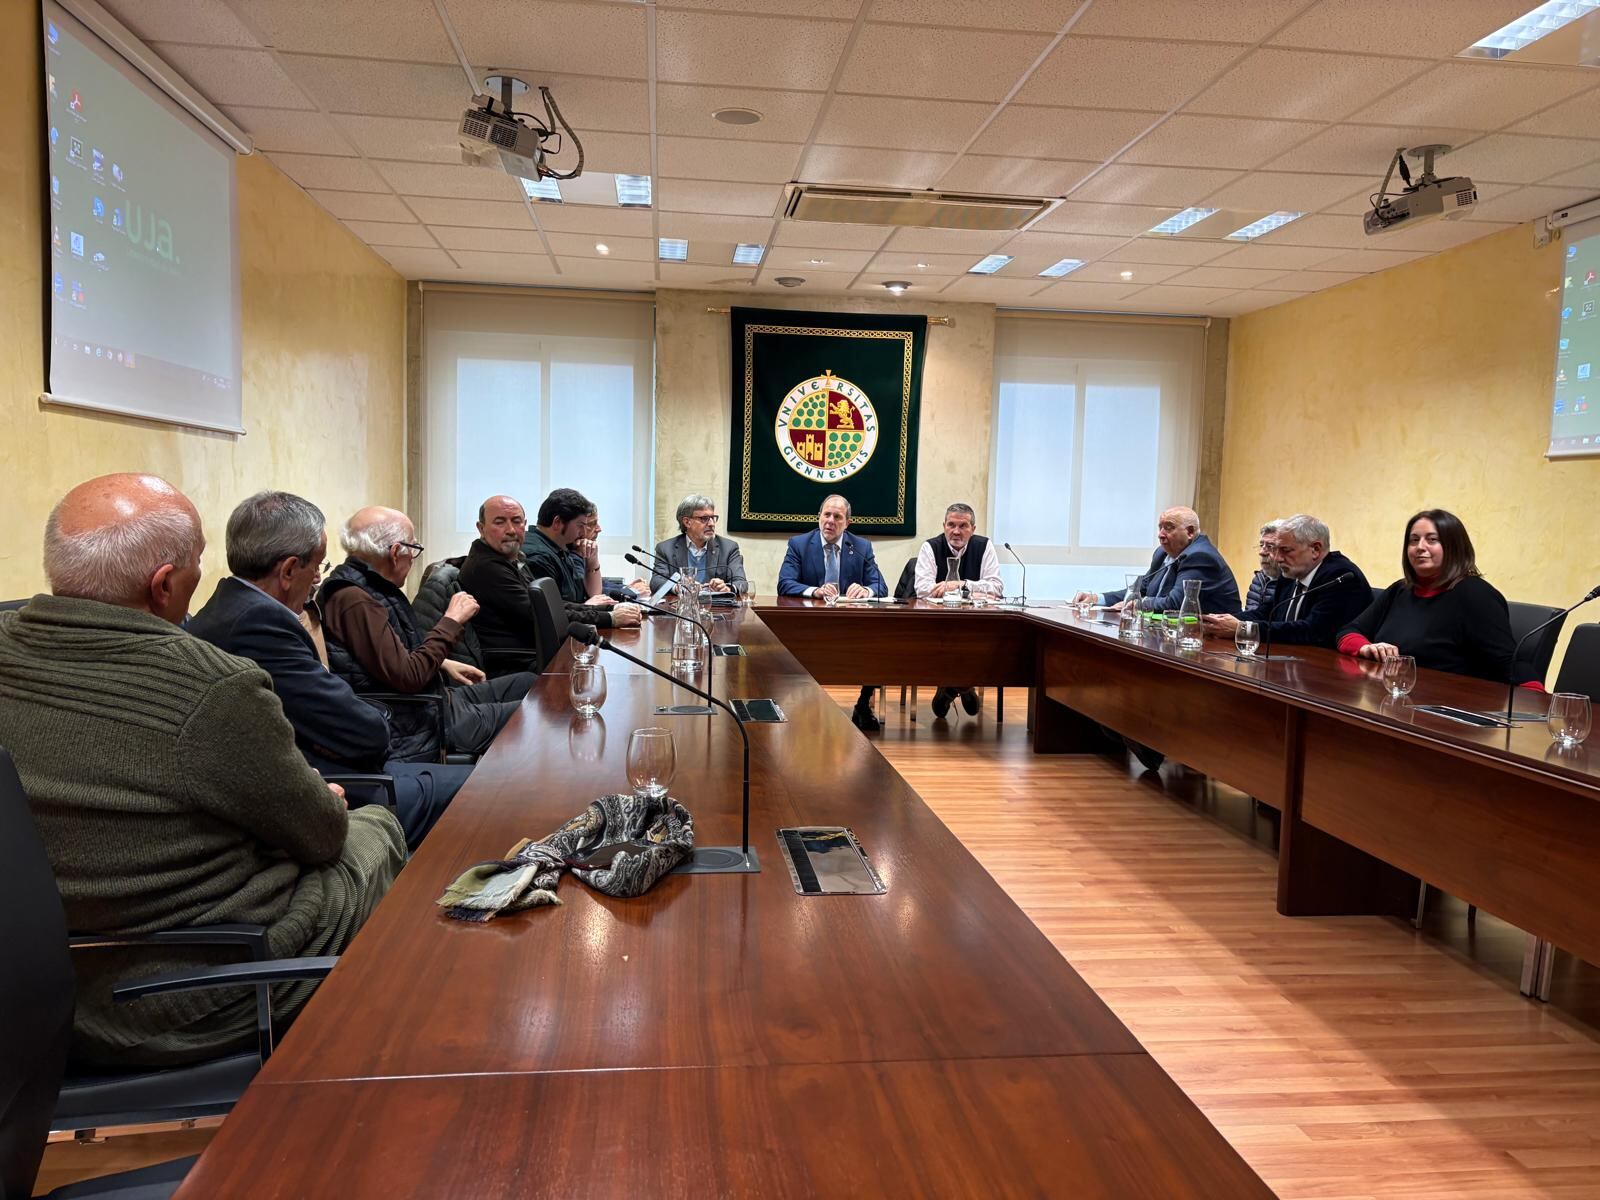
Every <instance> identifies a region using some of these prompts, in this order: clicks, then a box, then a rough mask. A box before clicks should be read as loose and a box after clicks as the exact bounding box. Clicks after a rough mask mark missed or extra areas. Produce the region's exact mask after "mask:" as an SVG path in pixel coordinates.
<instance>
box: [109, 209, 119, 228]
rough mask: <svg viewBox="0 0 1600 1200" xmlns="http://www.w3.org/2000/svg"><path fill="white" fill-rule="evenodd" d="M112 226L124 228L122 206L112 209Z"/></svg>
mask: <svg viewBox="0 0 1600 1200" xmlns="http://www.w3.org/2000/svg"><path fill="white" fill-rule="evenodd" d="M111 228H113V229H121V228H122V210H121V209H120V208H113V209H112V210H111Z"/></svg>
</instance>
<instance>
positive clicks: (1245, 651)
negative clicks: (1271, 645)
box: [1233, 621, 1261, 658]
mask: <svg viewBox="0 0 1600 1200" xmlns="http://www.w3.org/2000/svg"><path fill="white" fill-rule="evenodd" d="M1233 645H1234V648H1235V649H1236V650H1238V651H1239V657H1240V658H1254V657H1255V656H1256V647H1257V646H1259V645H1261V626H1259V625H1257V624H1256V623H1255V622H1254V621H1240V622H1239V627H1238V628H1237V629H1235V630H1234V631H1233Z"/></svg>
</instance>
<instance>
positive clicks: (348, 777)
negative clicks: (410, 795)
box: [322, 771, 400, 812]
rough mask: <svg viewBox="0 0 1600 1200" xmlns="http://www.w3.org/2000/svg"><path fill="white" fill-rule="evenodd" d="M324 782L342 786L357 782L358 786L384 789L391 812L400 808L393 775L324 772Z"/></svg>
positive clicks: (387, 805)
mask: <svg viewBox="0 0 1600 1200" xmlns="http://www.w3.org/2000/svg"><path fill="white" fill-rule="evenodd" d="M322 782H323V783H337V784H338V785H339V786H340V787H347V786H349V785H350V784H355V785H356V786H357V787H376V788H382V789H383V804H384V807H385V808H387V809H388V810H389V811H390V812H398V811H399V809H400V797H399V796H398V795H397V794H396V793H395V790H394V776H393V775H369V774H362V773H360V772H351V771H341V772H339V773H338V774H332V775H330V774H324V775H323V776H322Z"/></svg>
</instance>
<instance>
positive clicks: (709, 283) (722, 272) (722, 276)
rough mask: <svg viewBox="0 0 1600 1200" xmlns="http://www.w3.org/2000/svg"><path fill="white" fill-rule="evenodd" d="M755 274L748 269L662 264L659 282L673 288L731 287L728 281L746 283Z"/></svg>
mask: <svg viewBox="0 0 1600 1200" xmlns="http://www.w3.org/2000/svg"><path fill="white" fill-rule="evenodd" d="M755 277H756V273H755V272H754V271H752V270H751V269H750V268H748V267H735V266H731V265H730V266H726V267H709V266H695V265H693V264H691V263H662V264H661V282H662V283H663V284H665V285H671V286H673V287H731V286H736V285H733V284H730V283H728V281H729V280H737V281H739V283H748V282H750V281H751V280H754V279H755Z"/></svg>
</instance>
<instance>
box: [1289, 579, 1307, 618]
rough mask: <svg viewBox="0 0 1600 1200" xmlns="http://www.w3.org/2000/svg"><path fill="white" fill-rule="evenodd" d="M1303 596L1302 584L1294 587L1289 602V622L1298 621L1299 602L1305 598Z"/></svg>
mask: <svg viewBox="0 0 1600 1200" xmlns="http://www.w3.org/2000/svg"><path fill="white" fill-rule="evenodd" d="M1305 594H1306V585H1305V584H1304V583H1297V584H1295V585H1294V599H1293V600H1291V601H1289V620H1291V621H1298V620H1299V619H1300V601H1301V600H1302V599H1304V598H1305Z"/></svg>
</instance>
